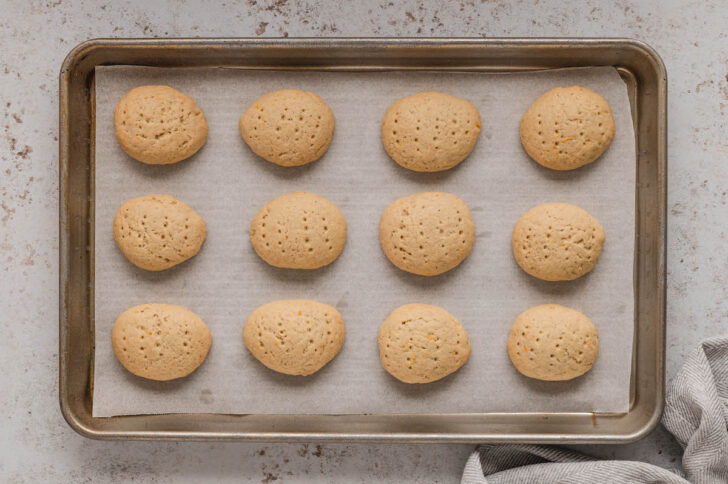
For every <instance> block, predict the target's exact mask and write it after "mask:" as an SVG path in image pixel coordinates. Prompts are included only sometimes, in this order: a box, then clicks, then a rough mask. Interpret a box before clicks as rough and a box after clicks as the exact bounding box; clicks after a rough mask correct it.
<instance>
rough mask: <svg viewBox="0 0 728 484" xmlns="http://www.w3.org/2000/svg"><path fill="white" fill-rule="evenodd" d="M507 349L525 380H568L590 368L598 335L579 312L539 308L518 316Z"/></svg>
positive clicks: (556, 306)
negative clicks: (526, 378)
mask: <svg viewBox="0 0 728 484" xmlns="http://www.w3.org/2000/svg"><path fill="white" fill-rule="evenodd" d="M507 346H508V356H510V358H511V361H512V362H513V366H515V367H516V370H518V371H519V372H521V373H522V374H524V375H526V376H527V377H529V378H536V379H539V380H547V381H559V380H571V379H572V378H576V377H578V376H580V375H583V374H584V373H586V372H587V371H589V370H590V369H591V367H592V366H594V362H595V361H596V359H597V354H598V353H599V333H598V332H597V329H596V328H595V327H594V325H593V324H592V322H591V321H590V320H589V318H587V317H586V316H584V315H583V314H581V313H580V312H579V311H576V310H574V309H570V308H567V307H564V306H560V305H558V304H543V305H541V306H535V307H532V308H531V309H529V310H528V311H525V312H523V313H521V314H519V315H518V317H517V318H516V320H515V321H514V322H513V326H512V327H511V332H510V334H509V335H508V344H507Z"/></svg>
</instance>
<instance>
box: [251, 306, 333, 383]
mask: <svg viewBox="0 0 728 484" xmlns="http://www.w3.org/2000/svg"><path fill="white" fill-rule="evenodd" d="M345 337H346V330H345V328H344V320H343V319H342V318H341V314H339V312H338V311H337V310H336V309H335V308H333V307H331V306H329V305H328V304H322V303H320V302H316V301H310V300H306V299H291V300H285V301H273V302H269V303H268V304H264V305H262V306H260V307H259V308H257V309H256V310H255V311H253V312H252V313H251V314H250V317H249V318H248V320H247V321H246V323H245V326H244V327H243V342H244V343H245V346H246V347H247V348H248V350H249V351H250V353H251V354H252V355H253V356H254V357H255V358H256V359H257V360H258V361H260V362H261V363H263V364H264V365H265V366H267V367H268V368H270V369H271V370H273V371H277V372H279V373H285V374H286V375H310V374H312V373H316V372H317V371H319V370H320V369H321V368H323V366H324V365H326V363H328V362H329V361H331V360H332V359H333V358H334V357H335V356H336V355H337V354H338V353H339V351H340V350H341V347H342V346H343V344H344V339H345Z"/></svg>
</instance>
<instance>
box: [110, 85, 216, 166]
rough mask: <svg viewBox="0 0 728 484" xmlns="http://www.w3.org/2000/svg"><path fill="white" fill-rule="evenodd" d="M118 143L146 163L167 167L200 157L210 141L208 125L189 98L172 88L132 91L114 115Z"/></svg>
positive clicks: (142, 88)
mask: <svg viewBox="0 0 728 484" xmlns="http://www.w3.org/2000/svg"><path fill="white" fill-rule="evenodd" d="M114 125H115V126H116V139H117V140H118V141H119V145H121V148H122V149H123V150H124V151H126V153H127V154H128V155H129V156H131V157H132V158H134V159H135V160H139V161H141V162H143V163H147V164H150V165H167V164H170V163H177V162H178V161H182V160H184V159H185V158H189V157H190V156H192V155H194V154H195V153H197V151H198V150H199V149H200V148H202V145H204V144H205V141H207V121H206V120H205V115H204V114H202V111H200V108H198V107H197V105H196V104H195V102H194V101H193V100H192V99H191V98H190V97H189V96H187V95H185V94H183V93H181V92H179V91H178V90H177V89H173V88H171V87H169V86H140V87H137V88H134V89H132V90H131V91H129V92H128V93H126V95H124V97H123V98H121V100H120V101H119V103H118V104H117V105H116V110H115V111H114Z"/></svg>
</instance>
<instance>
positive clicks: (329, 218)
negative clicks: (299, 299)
mask: <svg viewBox="0 0 728 484" xmlns="http://www.w3.org/2000/svg"><path fill="white" fill-rule="evenodd" d="M345 242H346V220H345V219H344V214H342V213H341V210H339V207H337V206H336V205H334V204H333V203H331V202H330V201H328V200H326V199H325V198H324V197H322V196H321V195H316V194H315V193H307V192H294V193H287V194H285V195H281V196H280V197H276V198H274V199H273V200H271V201H270V202H268V203H266V204H265V206H263V208H261V209H260V210H259V211H258V213H257V214H256V215H255V218H253V222H252V223H251V224H250V243H251V244H253V249H255V252H256V253H257V254H258V255H259V256H260V258H261V259H263V260H264V261H266V262H267V263H268V264H270V265H272V266H275V267H282V268H286V269H318V268H319V267H323V266H325V265H328V264H331V263H332V262H334V260H335V259H336V258H337V257H338V256H339V254H341V251H342V250H343V249H344V243H345Z"/></svg>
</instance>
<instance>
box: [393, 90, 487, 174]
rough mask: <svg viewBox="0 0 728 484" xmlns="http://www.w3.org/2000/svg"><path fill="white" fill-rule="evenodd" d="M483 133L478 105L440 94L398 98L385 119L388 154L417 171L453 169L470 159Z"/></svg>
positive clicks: (423, 93) (431, 93)
mask: <svg viewBox="0 0 728 484" xmlns="http://www.w3.org/2000/svg"><path fill="white" fill-rule="evenodd" d="M479 134H480V115H479V114H478V110H477V109H476V108H475V106H473V105H472V104H470V103H469V102H468V101H466V100H464V99H460V98H457V97H455V96H451V95H449V94H445V93H442V92H436V91H427V92H419V93H417V94H413V95H411V96H407V97H403V98H401V99H398V100H397V101H395V102H394V103H393V104H392V105H391V106H389V109H387V112H386V113H385V114H384V119H382V143H384V149H385V150H386V151H387V154H389V156H390V157H391V158H392V159H393V160H394V161H396V162H397V163H398V164H399V165H401V166H403V167H405V168H408V169H410V170H414V171H425V172H435V171H443V170H449V169H450V168H452V167H454V166H455V165H457V164H458V163H460V162H461V161H463V160H464V159H465V158H467V157H468V155H469V154H470V153H471V152H472V151H473V148H475V143H476V142H477V141H478V135H479Z"/></svg>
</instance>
